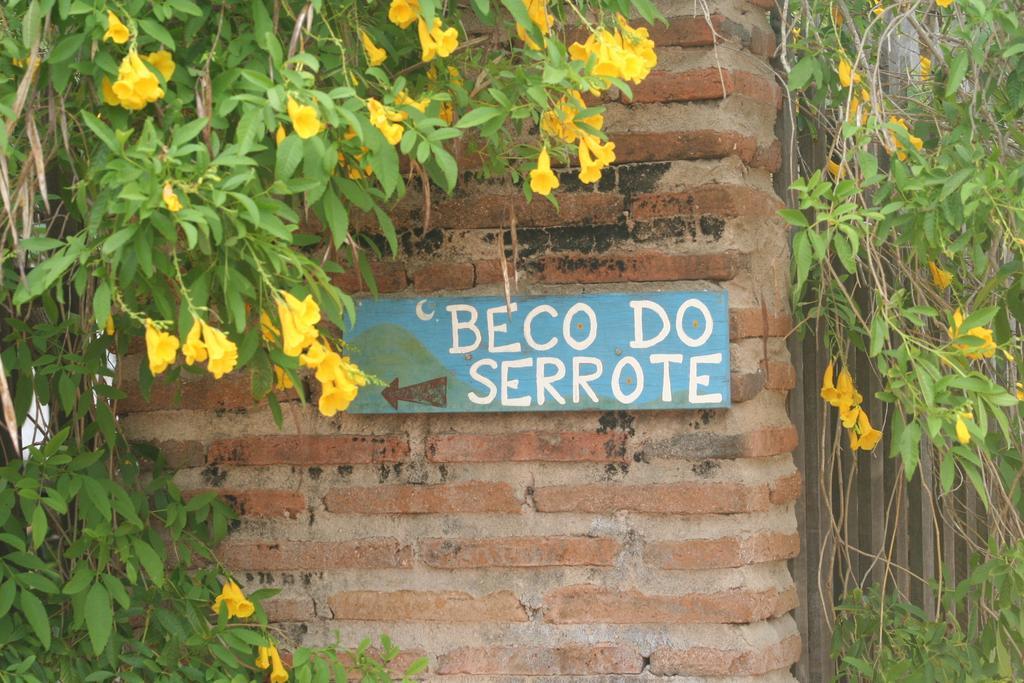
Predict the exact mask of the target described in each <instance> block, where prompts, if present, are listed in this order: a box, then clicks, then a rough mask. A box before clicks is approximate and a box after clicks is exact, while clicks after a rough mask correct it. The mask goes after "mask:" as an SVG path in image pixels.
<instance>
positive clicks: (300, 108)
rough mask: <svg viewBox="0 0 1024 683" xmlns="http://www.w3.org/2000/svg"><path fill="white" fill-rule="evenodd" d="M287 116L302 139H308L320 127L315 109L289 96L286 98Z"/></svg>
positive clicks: (318, 130)
mask: <svg viewBox="0 0 1024 683" xmlns="http://www.w3.org/2000/svg"><path fill="white" fill-rule="evenodd" d="M288 118H290V119H291V120H292V128H293V129H294V130H295V132H296V133H297V134H298V136H299V137H300V138H302V139H303V140H308V139H309V138H311V137H313V136H314V135H316V134H317V133H319V132H320V131H321V129H322V126H321V124H320V117H319V116H318V115H317V113H316V109H314V108H313V107H311V106H309V105H308V104H299V103H298V102H296V101H295V100H294V99H292V98H291V97H289V98H288Z"/></svg>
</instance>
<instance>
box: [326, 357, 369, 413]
mask: <svg viewBox="0 0 1024 683" xmlns="http://www.w3.org/2000/svg"><path fill="white" fill-rule="evenodd" d="M323 351H324V355H323V358H322V359H321V360H320V361H319V363H318V365H317V369H316V378H317V380H319V381H320V383H321V384H322V385H323V391H322V392H321V394H320V402H319V406H318V407H319V409H320V413H321V414H323V415H324V416H326V417H332V416H334V414H335V413H338V412H339V411H342V410H345V409H346V408H348V406H349V404H350V403H352V401H353V400H355V398H356V395H358V393H359V387H362V386H365V385H366V377H365V376H364V375H363V373H362V371H361V370H360V369H359V368H358V366H356V364H355V363H353V362H352V361H351V360H349V359H348V358H347V357H342V356H341V355H340V354H338V353H337V352H336V351H334V350H332V349H331V348H329V347H325V348H324V349H323Z"/></svg>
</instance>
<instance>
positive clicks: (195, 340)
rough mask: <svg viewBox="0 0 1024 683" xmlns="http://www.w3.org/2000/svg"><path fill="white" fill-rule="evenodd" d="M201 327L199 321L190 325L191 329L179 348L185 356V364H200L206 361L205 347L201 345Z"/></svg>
mask: <svg viewBox="0 0 1024 683" xmlns="http://www.w3.org/2000/svg"><path fill="white" fill-rule="evenodd" d="M202 335H203V325H202V323H201V322H200V321H199V320H196V321H195V322H194V323H192V329H191V330H189V331H188V336H187V337H185V343H184V344H183V345H182V347H181V353H182V354H183V355H184V356H185V364H186V365H192V364H193V363H202V362H203V361H204V360H206V359H207V354H206V345H205V344H203V339H202Z"/></svg>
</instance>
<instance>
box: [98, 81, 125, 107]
mask: <svg viewBox="0 0 1024 683" xmlns="http://www.w3.org/2000/svg"><path fill="white" fill-rule="evenodd" d="M100 85H101V88H102V91H103V101H104V102H105V103H106V104H109V105H110V106H111V107H116V106H118V105H119V104H121V100H120V98H118V96H117V95H116V94H115V93H114V86H112V85H111V84H110V79H109V78H107V77H106V76H104V77H103V81H102V82H101V83H100Z"/></svg>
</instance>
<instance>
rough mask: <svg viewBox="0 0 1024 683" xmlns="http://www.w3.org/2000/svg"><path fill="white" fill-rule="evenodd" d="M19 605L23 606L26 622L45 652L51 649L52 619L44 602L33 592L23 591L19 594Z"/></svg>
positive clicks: (22, 611)
mask: <svg viewBox="0 0 1024 683" xmlns="http://www.w3.org/2000/svg"><path fill="white" fill-rule="evenodd" d="M18 603H19V604H20V605H21V613H22V614H23V615H24V616H25V621H27V622H28V625H29V626H31V627H32V632H33V633H35V634H36V638H38V639H39V642H40V643H42V646H43V649H44V650H49V649H50V637H51V634H50V618H49V617H48V616H47V614H46V608H45V607H43V601H42V600H40V599H39V598H37V597H36V596H35V594H34V593H33V592H32V591H28V590H22V591H21V592H19V593H18Z"/></svg>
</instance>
